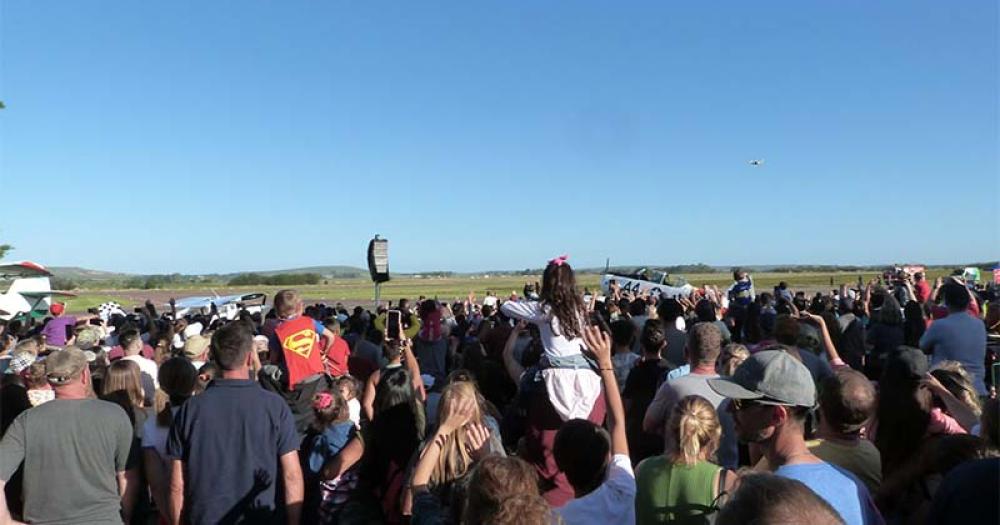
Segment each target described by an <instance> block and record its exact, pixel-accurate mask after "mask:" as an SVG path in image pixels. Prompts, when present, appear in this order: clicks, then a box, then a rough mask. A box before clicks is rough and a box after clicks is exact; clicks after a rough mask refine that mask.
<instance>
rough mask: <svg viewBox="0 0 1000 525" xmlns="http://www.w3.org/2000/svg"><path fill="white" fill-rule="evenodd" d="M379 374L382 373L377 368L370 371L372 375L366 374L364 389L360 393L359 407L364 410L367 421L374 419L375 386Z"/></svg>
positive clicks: (379, 376)
mask: <svg viewBox="0 0 1000 525" xmlns="http://www.w3.org/2000/svg"><path fill="white" fill-rule="evenodd" d="M381 376H382V374H381V372H380V371H378V370H376V371H374V372H372V375H370V376H368V380H367V381H365V391H364V393H363V394H361V409H362V410H364V411H365V417H367V418H368V421H374V420H375V386H376V384H377V383H378V382H379V379H380V378H381Z"/></svg>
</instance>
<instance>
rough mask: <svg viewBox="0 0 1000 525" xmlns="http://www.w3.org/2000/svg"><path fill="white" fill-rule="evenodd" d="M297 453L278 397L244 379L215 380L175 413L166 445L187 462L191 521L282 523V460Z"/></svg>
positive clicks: (169, 451)
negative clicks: (279, 513)
mask: <svg viewBox="0 0 1000 525" xmlns="http://www.w3.org/2000/svg"><path fill="white" fill-rule="evenodd" d="M298 448H299V438H298V434H297V433H296V431H295V421H294V419H293V417H292V412H291V410H290V409H289V408H288V405H287V404H286V403H285V401H284V400H283V399H282V398H281V397H280V396H278V395H277V394H275V393H273V392H268V391H266V390H264V389H263V388H261V387H260V386H259V385H258V384H257V383H256V382H254V381H250V380H246V379H243V380H241V379H216V380H214V381H212V382H211V383H209V385H208V388H207V389H206V390H205V392H204V393H202V394H200V395H197V396H195V397H192V398H191V399H189V400H187V401H186V402H185V403H184V404H183V405H182V406H181V408H180V410H178V411H177V414H176V416H174V423H173V426H171V428H170V434H169V437H168V439H167V456H169V457H170V458H172V459H179V460H181V461H183V463H184V512H185V515H186V517H187V520H188V521H190V522H191V523H218V522H220V521H221V520H222V518H223V517H226V518H227V519H228V518H229V517H236V518H239V519H237V520H236V521H240V520H247V521H260V522H265V523H270V522H271V521H273V520H275V519H277V505H276V501H275V496H276V491H275V486H276V484H277V480H278V476H279V472H278V458H279V457H281V456H283V455H285V454H287V453H289V452H293V451H295V450H298ZM250 494H253V496H252V497H249V498H248V495H250ZM227 513H228V515H227Z"/></svg>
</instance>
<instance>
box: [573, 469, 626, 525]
mask: <svg viewBox="0 0 1000 525" xmlns="http://www.w3.org/2000/svg"><path fill="white" fill-rule="evenodd" d="M555 511H556V513H557V514H558V515H559V517H561V518H562V520H563V523H565V524H566V525H573V524H575V523H588V524H589V523H606V524H610V523H615V524H619V523H622V524H625V525H631V524H633V523H635V472H633V471H632V460H630V459H629V457H628V456H626V455H624V454H616V455H615V456H614V457H612V458H611V464H610V465H609V466H608V478H607V479H606V480H604V483H602V484H601V486H600V487H597V489H596V490H594V491H593V492H591V493H590V494H587V495H586V496H584V497H582V498H577V499H574V500H571V501H570V502H569V503H567V504H566V505H565V506H563V507H562V508H558V509H555Z"/></svg>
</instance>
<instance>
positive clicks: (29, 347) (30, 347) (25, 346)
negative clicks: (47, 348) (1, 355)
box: [11, 337, 44, 357]
mask: <svg viewBox="0 0 1000 525" xmlns="http://www.w3.org/2000/svg"><path fill="white" fill-rule="evenodd" d="M42 348H44V347H43V346H42V345H41V344H40V343H39V342H38V339H36V338H34V337H31V338H28V339H23V340H21V341H19V342H18V343H17V345H16V346H14V351H13V352H11V353H12V354H14V353H19V352H27V353H30V354H31V355H33V356H35V357H38V352H39V350H41V349H42Z"/></svg>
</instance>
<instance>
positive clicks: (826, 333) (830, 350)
mask: <svg viewBox="0 0 1000 525" xmlns="http://www.w3.org/2000/svg"><path fill="white" fill-rule="evenodd" d="M802 319H808V320H810V321H812V322H813V323H815V324H816V325H818V327H819V331H820V333H822V334H823V347H824V348H825V349H826V355H827V357H829V358H830V366H832V367H834V368H840V367H844V366H847V363H845V362H844V361H843V360H842V359H841V358H840V354H838V353H837V347H836V346H834V344H833V338H832V337H830V329H829V328H827V326H826V320H825V319H823V317H822V316H819V315H816V314H813V313H810V312H808V311H804V312H802Z"/></svg>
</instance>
